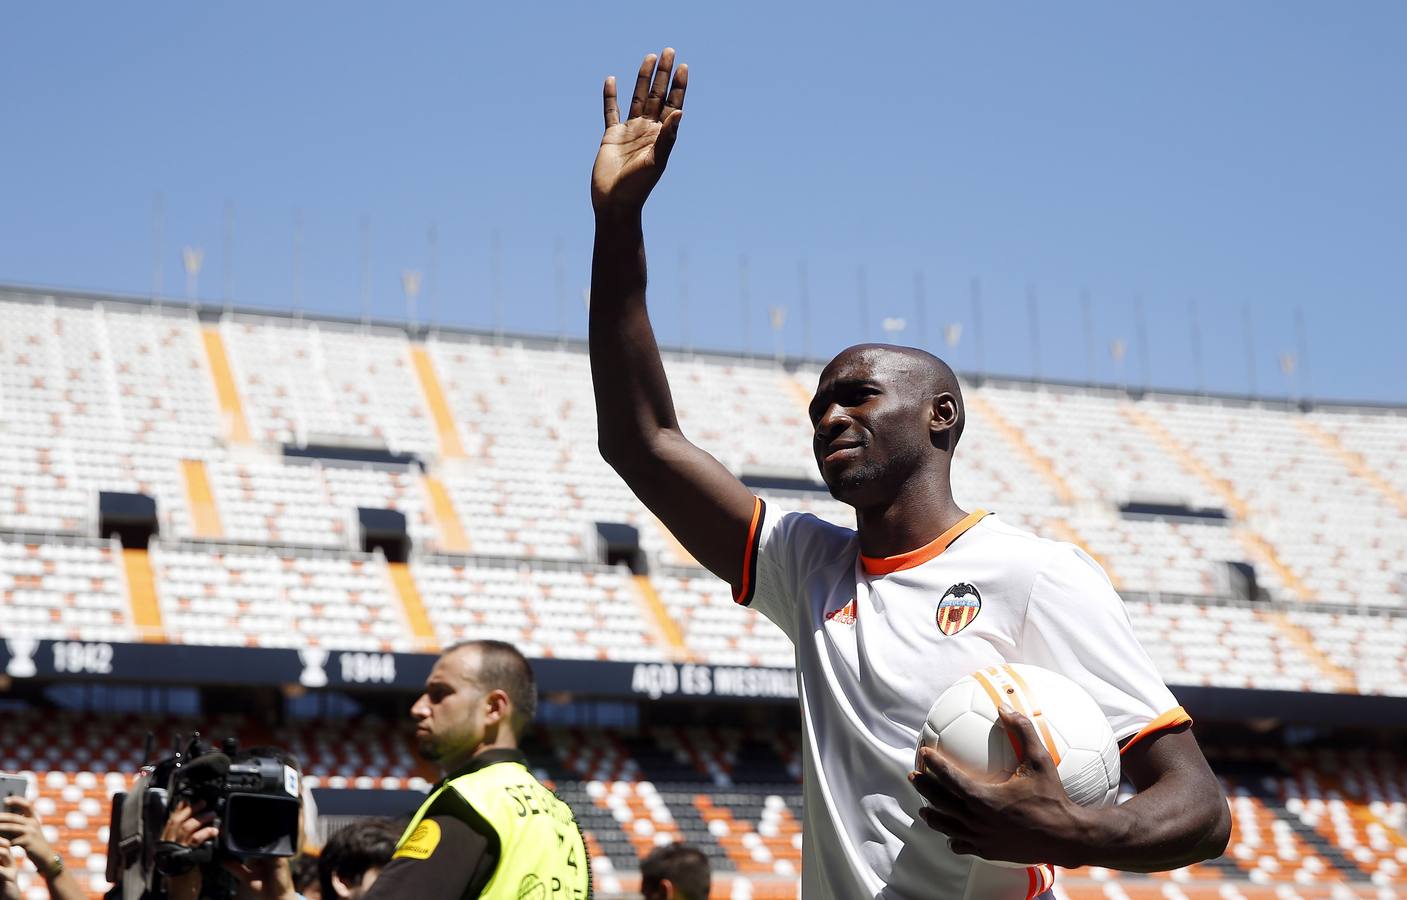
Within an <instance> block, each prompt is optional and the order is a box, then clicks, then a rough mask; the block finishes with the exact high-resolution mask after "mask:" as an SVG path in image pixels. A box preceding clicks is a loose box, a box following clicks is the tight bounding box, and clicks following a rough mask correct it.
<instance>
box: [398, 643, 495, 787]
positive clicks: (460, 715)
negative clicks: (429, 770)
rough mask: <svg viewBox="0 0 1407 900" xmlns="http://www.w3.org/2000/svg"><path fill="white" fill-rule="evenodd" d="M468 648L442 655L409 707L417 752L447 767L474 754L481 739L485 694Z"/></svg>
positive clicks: (476, 658) (475, 662)
mask: <svg viewBox="0 0 1407 900" xmlns="http://www.w3.org/2000/svg"><path fill="white" fill-rule="evenodd" d="M477 671H478V655H477V653H475V652H474V651H473V650H471V649H464V650H459V651H457V652H454V653H449V654H446V655H444V656H441V657H440V658H439V659H438V660H436V662H435V667H434V668H433V669H431V670H430V677H429V678H427V679H426V680H425V692H424V693H423V694H421V695H420V698H419V699H417V700H416V701H415V705H414V706H412V707H411V708H410V716H411V718H412V719H414V720H415V739H416V742H417V743H418V745H419V749H420V755H421V756H422V757H424V758H425V759H427V760H430V761H431V762H437V763H440V764H441V765H443V766H446V767H448V768H450V769H454V768H457V767H458V766H459V765H461V764H462V763H463V762H465V761H467V760H468V758H469V757H470V756H472V755H473V753H474V750H475V748H477V747H478V746H479V744H480V743H481V742H482V741H483V739H484V696H485V692H484V691H483V690H482V689H481V688H480V687H479V685H478V683H477V681H476V680H475V678H474V677H473V676H474V673H476V672H477Z"/></svg>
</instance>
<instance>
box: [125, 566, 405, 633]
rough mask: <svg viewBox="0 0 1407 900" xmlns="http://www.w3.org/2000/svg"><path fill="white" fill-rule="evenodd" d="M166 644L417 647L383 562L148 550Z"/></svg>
mask: <svg viewBox="0 0 1407 900" xmlns="http://www.w3.org/2000/svg"><path fill="white" fill-rule="evenodd" d="M152 559H153V562H154V568H155V571H156V581H157V595H158V596H159V597H160V599H161V608H162V618H163V621H164V622H165V625H166V634H167V636H168V637H170V638H173V639H175V640H178V641H180V642H182V643H187V644H201V645H210V646H220V645H235V646H250V647H337V648H341V649H348V650H376V651H406V650H410V649H411V647H412V646H413V641H412V639H411V632H410V630H409V628H408V626H407V624H406V622H405V619H404V615H403V612H402V611H401V609H400V607H399V604H398V602H397V600H396V599H395V594H394V592H393V590H392V588H391V584H390V580H389V575H388V573H387V572H386V564H385V560H384V558H379V557H375V556H371V555H367V554H360V553H314V552H310V551H307V550H300V551H296V552H295V551H293V550H291V549H289V548H283V549H279V548H274V547H254V546H238V545H224V546H222V545H210V544H185V545H175V546H171V547H167V546H164V545H162V546H157V547H154V548H153V550H152Z"/></svg>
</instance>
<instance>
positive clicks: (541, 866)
mask: <svg viewBox="0 0 1407 900" xmlns="http://www.w3.org/2000/svg"><path fill="white" fill-rule="evenodd" d="M536 707H537V685H536V683H535V682H534V681H533V674H532V669H531V668H529V666H528V661H527V660H526V659H524V658H523V655H522V654H521V653H519V652H518V650H517V648H515V647H513V646H512V645H511V644H505V643H503V642H502V641H472V642H468V643H463V644H456V645H455V646H453V647H450V648H449V649H448V650H446V651H445V652H444V654H443V655H442V656H441V657H440V658H439V660H438V661H436V663H435V667H434V668H433V669H432V670H431V671H430V677H429V678H428V679H427V680H426V682H425V693H423V694H421V696H420V699H418V700H416V701H415V705H414V706H412V707H411V709H410V714H411V716H412V717H413V718H414V719H415V722H416V728H415V736H416V738H417V740H418V741H419V742H420V754H421V756H423V757H425V758H426V759H428V760H431V761H432V762H435V763H437V764H438V765H439V766H440V768H441V769H442V770H443V771H444V772H445V773H446V777H445V779H444V780H443V781H441V782H440V783H439V784H438V785H436V786H435V790H434V791H432V792H431V794H430V796H429V798H427V799H426V801H425V803H424V804H423V805H422V806H421V807H420V809H419V810H418V811H417V812H416V814H415V817H414V818H412V819H411V821H410V825H409V827H407V828H406V830H405V833H404V834H403V835H401V839H400V842H399V843H398V844H397V845H396V852H395V855H394V856H392V858H391V862H390V864H389V865H387V866H386V868H385V869H383V870H382V871H381V876H380V877H379V878H378V879H377V880H376V883H375V884H374V885H372V887H371V890H370V891H368V892H367V894H366V895H365V900H384V898H392V897H395V898H405V897H414V898H417V900H421V898H423V900H462V898H469V897H486V898H491V900H497V898H507V900H520V898H521V900H557V898H566V900H587V898H589V897H590V896H591V866H590V861H589V860H588V859H587V855H586V845H585V843H584V842H583V841H582V837H581V830H580V829H579V828H578V827H577V823H576V817H575V816H574V815H573V814H572V810H571V807H569V806H567V804H565V803H563V802H562V801H561V800H559V799H557V796H556V795H555V794H553V793H552V792H551V791H549V790H548V789H547V788H545V787H543V786H542V785H541V784H539V783H538V781H537V779H536V778H534V777H533V775H532V773H531V772H530V771H528V768H527V757H525V756H524V755H523V753H522V752H521V751H520V750H519V749H518V736H519V735H521V734H522V732H523V729H524V728H526V727H527V725H528V723H529V722H531V721H532V717H533V713H534V711H535V710H536Z"/></svg>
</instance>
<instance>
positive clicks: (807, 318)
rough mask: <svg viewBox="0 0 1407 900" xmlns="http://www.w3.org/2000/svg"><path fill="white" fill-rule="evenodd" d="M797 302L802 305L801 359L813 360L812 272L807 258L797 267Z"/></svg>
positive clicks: (802, 259)
mask: <svg viewBox="0 0 1407 900" xmlns="http://www.w3.org/2000/svg"><path fill="white" fill-rule="evenodd" d="M796 278H797V288H798V292H797V302H798V303H799V304H800V305H801V357H802V359H810V358H811V271H810V269H809V268H808V267H807V265H806V257H804V256H803V257H802V258H801V263H800V264H799V265H798V266H797V270H796Z"/></svg>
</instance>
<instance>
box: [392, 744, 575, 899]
mask: <svg viewBox="0 0 1407 900" xmlns="http://www.w3.org/2000/svg"><path fill="white" fill-rule="evenodd" d="M445 791H454V792H455V793H457V794H459V796H460V797H462V798H464V801H465V802H466V803H468V804H469V805H470V806H471V807H473V808H474V811H475V812H477V813H478V814H479V815H480V816H481V817H482V818H483V820H484V821H485V822H487V823H488V825H489V827H491V828H492V829H493V830H494V833H495V834H496V835H497V837H498V846H499V853H498V866H497V867H496V868H495V869H494V872H493V877H492V878H490V879H489V883H488V884H487V885H485V887H484V889H483V892H482V893H480V894H479V896H480V897H482V898H486V900H588V898H589V897H590V896H591V864H590V860H589V859H588V858H587V854H586V844H585V842H584V841H583V840H582V837H581V829H580V828H579V827H578V826H577V823H576V816H575V815H574V814H573V813H572V808H571V807H570V806H568V805H567V804H566V803H563V802H562V801H561V800H559V799H557V795H556V794H554V793H552V792H551V791H549V790H548V789H547V788H545V787H543V786H542V784H541V783H540V782H539V781H538V780H537V779H536V778H534V777H533V775H532V773H531V772H529V771H528V769H527V767H526V766H524V765H523V764H522V763H521V762H518V761H505V762H496V763H493V764H492V765H488V766H485V767H484V768H482V769H478V770H476V771H473V772H469V773H467V774H465V775H459V776H457V777H455V778H451V779H450V780H449V781H446V782H445V783H444V784H442V785H441V786H440V787H439V788H438V789H437V790H435V791H434V792H433V793H431V794H430V796H429V797H427V798H426V800H425V802H424V803H423V804H421V806H420V809H419V810H417V811H416V813H415V816H414V818H412V819H411V820H410V825H408V826H407V827H406V830H405V833H404V834H402V835H401V839H400V841H399V842H398V843H397V844H396V853H395V855H396V856H397V857H410V858H413V859H425V858H427V857H429V856H430V854H431V853H433V852H434V850H435V848H436V847H437V846H438V845H439V841H440V834H439V826H438V825H437V824H436V823H435V822H434V821H426V820H425V816H426V813H427V812H428V811H429V810H430V808H431V806H432V805H433V804H434V802H435V800H436V799H438V798H439V796H440V795H441V794H443V793H444V792H445ZM471 824H472V823H471Z"/></svg>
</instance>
